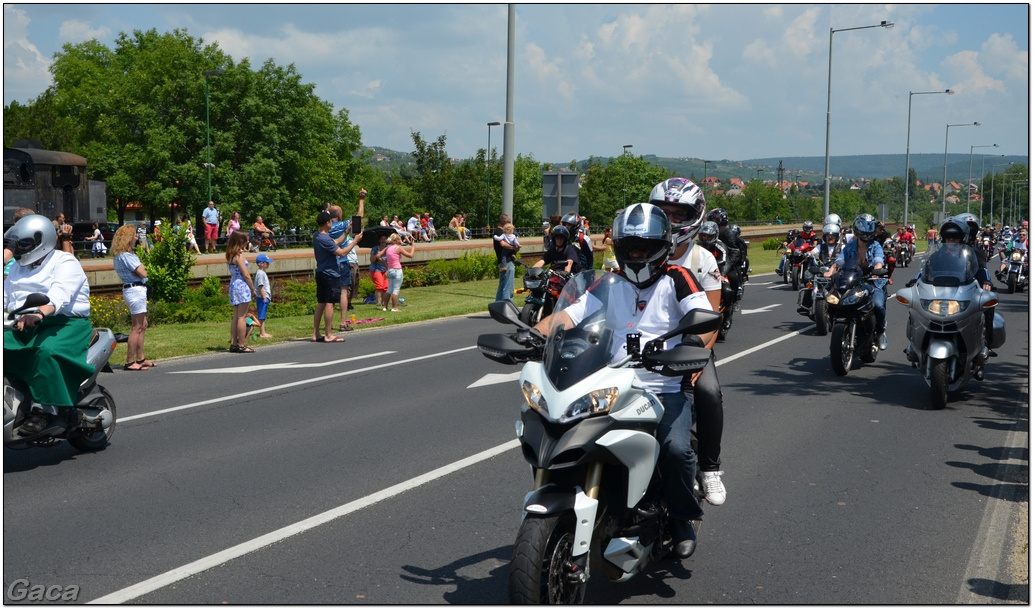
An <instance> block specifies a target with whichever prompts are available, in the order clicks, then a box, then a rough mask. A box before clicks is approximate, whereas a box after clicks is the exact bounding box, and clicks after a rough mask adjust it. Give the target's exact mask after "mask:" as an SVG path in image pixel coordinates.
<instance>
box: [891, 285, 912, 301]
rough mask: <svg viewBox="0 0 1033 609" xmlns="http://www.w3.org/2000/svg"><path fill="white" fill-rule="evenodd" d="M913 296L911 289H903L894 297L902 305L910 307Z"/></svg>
mask: <svg viewBox="0 0 1033 609" xmlns="http://www.w3.org/2000/svg"><path fill="white" fill-rule="evenodd" d="M911 294H912V290H911V288H901V290H900V291H898V292H897V293H896V294H894V295H893V297H894V298H896V299H897V302H899V303H900V304H903V305H909V304H911Z"/></svg>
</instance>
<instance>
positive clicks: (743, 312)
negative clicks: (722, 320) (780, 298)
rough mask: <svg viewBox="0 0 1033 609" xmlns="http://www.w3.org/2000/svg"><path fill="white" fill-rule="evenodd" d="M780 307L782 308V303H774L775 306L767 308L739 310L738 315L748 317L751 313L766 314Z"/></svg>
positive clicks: (771, 305)
mask: <svg viewBox="0 0 1033 609" xmlns="http://www.w3.org/2000/svg"><path fill="white" fill-rule="evenodd" d="M780 306H782V303H780V302H776V303H775V304H769V305H768V306H766V307H761V308H759V309H741V310H740V311H739V313H740V314H742V315H750V314H752V313H767V312H769V311H770V310H771V309H774V308H775V307H780Z"/></svg>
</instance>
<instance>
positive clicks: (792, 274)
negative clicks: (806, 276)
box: [782, 236, 814, 292]
mask: <svg viewBox="0 0 1033 609" xmlns="http://www.w3.org/2000/svg"><path fill="white" fill-rule="evenodd" d="M813 249H814V242H813V241H810V240H808V239H805V238H803V237H799V236H798V237H796V238H795V239H793V242H792V243H790V244H789V250H788V251H787V252H786V264H785V266H783V267H782V273H783V275H782V280H783V283H788V282H789V281H792V282H793V290H794V291H797V292H798V291H800V280H801V279H802V278H803V268H804V266H803V265H804V261H805V260H807V256H808V254H809V253H810V251H811V250H813Z"/></svg>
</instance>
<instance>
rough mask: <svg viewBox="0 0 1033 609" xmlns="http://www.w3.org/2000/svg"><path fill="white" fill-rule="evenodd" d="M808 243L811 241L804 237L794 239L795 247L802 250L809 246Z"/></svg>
mask: <svg viewBox="0 0 1033 609" xmlns="http://www.w3.org/2000/svg"><path fill="white" fill-rule="evenodd" d="M808 243H810V242H809V241H807V240H806V239H804V238H803V237H797V238H796V240H795V241H793V249H794V250H802V249H804V248H805V247H807V244H808Z"/></svg>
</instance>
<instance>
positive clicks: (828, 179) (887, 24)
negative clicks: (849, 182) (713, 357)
mask: <svg viewBox="0 0 1033 609" xmlns="http://www.w3.org/2000/svg"><path fill="white" fill-rule="evenodd" d="M873 27H882V28H887V29H889V28H891V27H893V22H892V21H883V22H881V23H879V24H878V25H863V26H861V27H848V28H841V29H838V30H837V29H833V28H829V82H828V101H827V103H826V105H825V215H826V216H827V215H829V189H830V188H831V186H832V175H831V174H830V173H829V132H830V131H831V129H832V35H833V34H835V33H836V32H849V31H851V30H867V29H869V28H873Z"/></svg>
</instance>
